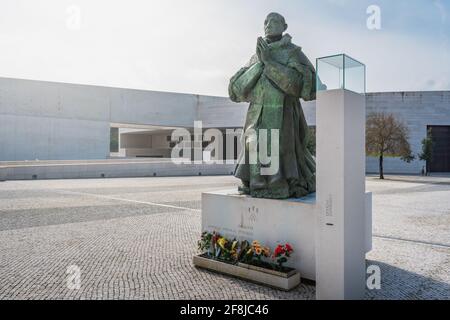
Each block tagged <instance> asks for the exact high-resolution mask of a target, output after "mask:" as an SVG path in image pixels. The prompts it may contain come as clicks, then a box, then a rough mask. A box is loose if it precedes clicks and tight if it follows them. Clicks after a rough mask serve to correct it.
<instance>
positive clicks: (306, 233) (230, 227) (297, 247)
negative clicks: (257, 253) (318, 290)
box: [202, 190, 316, 280]
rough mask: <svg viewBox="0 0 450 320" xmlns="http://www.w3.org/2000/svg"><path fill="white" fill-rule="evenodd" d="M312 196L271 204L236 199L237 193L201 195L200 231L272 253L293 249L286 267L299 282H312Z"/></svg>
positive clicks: (273, 201) (313, 261)
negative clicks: (285, 246) (287, 246)
mask: <svg viewBox="0 0 450 320" xmlns="http://www.w3.org/2000/svg"><path fill="white" fill-rule="evenodd" d="M315 210H316V200H315V194H311V195H309V196H307V197H304V198H300V199H287V200H271V199H257V198H251V197H249V196H245V195H239V194H238V193H237V190H226V191H217V192H207V193H203V194H202V231H205V230H206V231H209V232H212V231H214V230H215V231H217V232H219V233H220V234H222V235H223V236H226V237H227V238H229V239H232V238H236V239H238V240H248V241H250V242H251V241H253V240H258V241H260V243H261V244H262V245H265V246H269V247H270V248H271V249H272V250H273V249H274V248H275V247H276V245H277V244H285V243H286V242H288V243H289V244H291V245H292V246H293V247H294V253H293V255H292V258H291V259H290V261H289V262H288V263H286V266H288V267H292V268H296V269H297V270H298V271H299V272H300V275H301V277H302V278H306V279H310V280H314V279H315V276H316V274H315V258H314V223H315V222H314V217H315Z"/></svg>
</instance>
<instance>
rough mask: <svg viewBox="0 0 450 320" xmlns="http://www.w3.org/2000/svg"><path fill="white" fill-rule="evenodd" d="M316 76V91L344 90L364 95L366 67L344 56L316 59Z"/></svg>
mask: <svg viewBox="0 0 450 320" xmlns="http://www.w3.org/2000/svg"><path fill="white" fill-rule="evenodd" d="M316 74H317V78H316V81H317V91H322V90H333V89H346V90H350V91H353V92H356V93H360V94H365V93H366V66H365V65H364V64H363V63H361V62H359V61H357V60H355V59H353V58H351V57H349V56H347V55H346V54H337V55H333V56H328V57H322V58H318V59H317V60H316Z"/></svg>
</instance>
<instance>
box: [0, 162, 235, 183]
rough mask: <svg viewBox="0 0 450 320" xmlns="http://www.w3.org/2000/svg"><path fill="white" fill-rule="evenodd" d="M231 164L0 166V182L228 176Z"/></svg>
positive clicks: (29, 164) (82, 163) (63, 163)
mask: <svg viewBox="0 0 450 320" xmlns="http://www.w3.org/2000/svg"><path fill="white" fill-rule="evenodd" d="M233 171H234V164H223V165H221V164H214V165H212V164H175V163H173V162H171V161H170V160H160V161H155V160H148V161H145V160H136V161H135V160H130V161H123V160H122V161H120V160H98V161H74V162H70V161H61V162H58V161H49V162H43V163H37V162H22V163H18V162H14V163H0V180H33V179H85V178H124V177H152V176H197V175H231V174H232V173H233Z"/></svg>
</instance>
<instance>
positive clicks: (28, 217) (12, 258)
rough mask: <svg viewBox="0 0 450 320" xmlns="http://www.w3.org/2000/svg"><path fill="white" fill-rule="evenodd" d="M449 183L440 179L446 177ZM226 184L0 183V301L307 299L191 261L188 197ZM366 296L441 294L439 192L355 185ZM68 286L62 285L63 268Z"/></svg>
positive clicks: (448, 239)
mask: <svg viewBox="0 0 450 320" xmlns="http://www.w3.org/2000/svg"><path fill="white" fill-rule="evenodd" d="M449 180H450V179H449ZM236 184H237V180H236V179H234V178H233V177H226V176H222V177H182V178H178V177H171V178H162V177H155V178H132V179H88V180H47V181H43V180H38V181H7V182H0V299H314V295H315V289H314V286H313V285H311V284H302V285H301V286H300V287H298V288H297V289H295V290H293V291H291V292H282V291H278V290H274V289H269V288H266V287H263V286H260V285H256V284H251V283H247V282H245V281H241V280H238V279H234V278H231V277H227V276H222V275H217V274H213V273H211V272H208V271H203V270H198V269H196V268H194V267H193V266H192V256H193V255H194V254H195V253H196V241H197V238H198V236H199V233H200V195H201V192H203V191H211V190H220V189H224V188H230V187H232V186H235V185H236ZM367 189H368V190H371V191H373V192H374V197H373V201H374V221H373V223H374V239H373V250H372V252H371V253H370V254H369V255H368V264H375V265H378V266H380V268H381V271H382V282H381V289H380V290H368V291H367V295H366V296H367V298H369V299H383V298H388V299H393V298H400V299H422V298H426V299H428V298H430V299H450V275H449V274H450V272H449V271H450V196H449V194H450V185H449V184H429V183H426V181H425V182H424V181H421V182H420V183H414V182H411V181H408V182H403V181H379V180H377V179H374V178H369V179H368V180H367ZM72 265H76V266H78V267H79V268H80V270H81V287H80V289H78V290H77V289H69V288H68V286H67V279H68V274H67V271H68V267H69V266H72Z"/></svg>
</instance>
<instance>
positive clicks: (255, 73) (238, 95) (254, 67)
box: [228, 55, 263, 102]
mask: <svg viewBox="0 0 450 320" xmlns="http://www.w3.org/2000/svg"><path fill="white" fill-rule="evenodd" d="M262 72H263V65H262V63H261V62H259V61H258V58H257V57H256V55H255V56H253V57H252V58H251V59H250V61H249V62H248V63H247V65H246V66H245V67H243V68H241V69H240V70H239V71H238V72H236V74H235V75H234V76H233V77H231V79H230V84H229V86H228V94H229V96H230V99H231V100H232V101H234V102H250V101H249V100H250V99H249V94H250V92H251V90H252V89H253V87H254V86H255V85H256V83H257V82H258V80H259V78H260V77H261V74H262Z"/></svg>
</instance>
